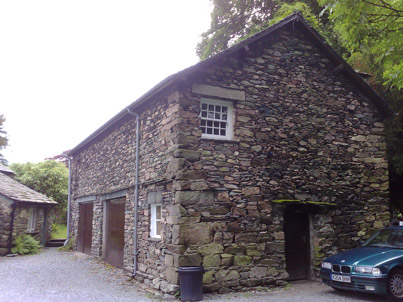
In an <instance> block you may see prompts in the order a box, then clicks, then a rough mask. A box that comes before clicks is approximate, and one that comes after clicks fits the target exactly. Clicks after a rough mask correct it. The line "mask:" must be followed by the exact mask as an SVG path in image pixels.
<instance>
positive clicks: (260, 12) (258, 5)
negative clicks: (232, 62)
mask: <svg viewBox="0 0 403 302" xmlns="http://www.w3.org/2000/svg"><path fill="white" fill-rule="evenodd" d="M210 1H211V2H212V4H213V11H212V13H211V24H210V29H209V30H207V31H206V32H205V33H203V34H202V36H201V38H202V39H201V41H200V43H199V44H198V45H197V48H196V52H197V55H198V56H199V57H200V58H201V59H206V58H208V57H210V56H212V55H215V54H218V53H219V52H221V51H223V50H225V49H227V48H228V47H230V46H231V45H233V44H235V43H236V42H238V41H240V40H242V39H245V38H247V37H249V36H251V35H253V34H255V33H257V32H258V31H260V30H262V29H264V28H266V27H267V26H268V25H269V24H272V23H273V21H272V20H273V18H275V16H276V13H277V11H279V10H280V9H281V8H282V7H283V11H282V12H280V15H281V14H284V12H285V11H286V10H287V8H285V6H286V5H288V8H289V7H292V6H293V5H294V3H295V2H297V1H295V0H286V1H280V0H210ZM299 3H300V4H298V5H297V6H295V7H294V9H292V10H291V11H290V12H292V11H293V10H296V9H298V10H301V11H303V12H306V11H307V10H308V9H309V10H310V11H312V12H313V14H314V15H316V16H318V15H319V12H320V11H321V8H320V7H319V6H318V3H317V2H316V0H301V1H300V2H299ZM301 3H303V4H301ZM277 20H279V19H278V18H277Z"/></svg>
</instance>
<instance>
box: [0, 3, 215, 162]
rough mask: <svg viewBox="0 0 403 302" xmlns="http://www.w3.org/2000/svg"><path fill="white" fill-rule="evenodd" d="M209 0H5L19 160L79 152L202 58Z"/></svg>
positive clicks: (0, 61) (3, 76) (4, 52)
mask: <svg viewBox="0 0 403 302" xmlns="http://www.w3.org/2000/svg"><path fill="white" fill-rule="evenodd" d="M209 2H210V1H209V0H169V1H167V0H153V1H136V0H131V1H124V0H115V1H112V0H110V1H102V0H94V1H92V0H69V1H61V0H35V1H33V0H11V1H8V0H0V114H4V116H5V117H6V122H5V125H4V128H5V131H7V133H8V138H9V146H8V147H7V149H6V150H5V151H4V156H5V158H6V159H7V160H8V161H9V163H24V162H27V161H31V162H39V161H42V160H44V159H45V158H46V157H51V156H54V155H57V154H60V153H61V152H63V151H65V150H68V149H72V148H73V147H75V146H76V145H78V144H79V143H80V142H81V141H82V140H84V139H85V138H86V137H87V136H89V135H90V134H91V133H92V132H94V131H95V130H96V129H97V128H99V127H100V126H102V125H103V124H104V123H105V122H106V121H107V120H109V119H110V118H111V117H113V116H114V115H115V114H116V113H118V112H119V111H121V110H122V109H123V108H124V107H126V106H127V105H129V104H130V103H132V102H133V101H135V100H136V99H137V98H138V97H140V96H141V95H142V94H144V93H145V92H147V91H148V90H149V89H151V88H152V87H153V86H155V85H156V84H158V83H159V82H160V81H161V80H163V79H164V78H165V77H167V76H169V75H170V74H173V73H176V72H178V71H180V70H182V69H184V68H186V67H188V66H190V65H193V64H196V63H197V62H198V58H197V56H196V55H195V47H196V44H197V42H198V41H199V36H200V34H201V33H202V32H204V31H206V30H207V29H208V28H209V24H210V11H211V7H210V5H209Z"/></svg>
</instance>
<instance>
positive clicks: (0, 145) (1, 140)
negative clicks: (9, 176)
mask: <svg viewBox="0 0 403 302" xmlns="http://www.w3.org/2000/svg"><path fill="white" fill-rule="evenodd" d="M5 121H6V118H5V117H4V115H3V114H0V151H1V150H2V149H4V148H6V147H7V146H8V138H7V132H6V131H4V129H3V127H4V126H3V124H4V122H5ZM0 163H1V164H3V165H6V164H7V160H6V159H5V158H4V156H3V154H1V153H0Z"/></svg>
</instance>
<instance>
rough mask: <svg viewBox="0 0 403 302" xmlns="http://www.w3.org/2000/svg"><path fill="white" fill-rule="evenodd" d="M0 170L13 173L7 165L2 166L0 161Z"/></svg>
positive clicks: (8, 173) (9, 173)
mask: <svg viewBox="0 0 403 302" xmlns="http://www.w3.org/2000/svg"><path fill="white" fill-rule="evenodd" d="M0 172H3V173H5V174H7V175H14V174H15V173H14V171H13V170H11V169H10V168H9V167H7V166H4V165H3V164H1V163H0Z"/></svg>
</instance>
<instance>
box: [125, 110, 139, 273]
mask: <svg viewBox="0 0 403 302" xmlns="http://www.w3.org/2000/svg"><path fill="white" fill-rule="evenodd" d="M126 109H127V112H128V113H129V114H131V115H133V116H135V117H136V170H135V176H134V234H133V241H134V260H133V274H132V276H133V277H135V276H136V274H137V255H138V251H137V223H138V201H139V157H140V152H139V150H140V145H139V143H140V117H139V115H138V114H137V113H135V112H132V111H131V110H130V108H129V107H127V108H126Z"/></svg>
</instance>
